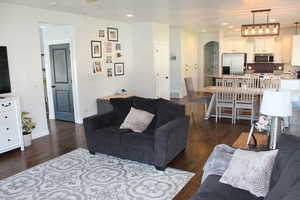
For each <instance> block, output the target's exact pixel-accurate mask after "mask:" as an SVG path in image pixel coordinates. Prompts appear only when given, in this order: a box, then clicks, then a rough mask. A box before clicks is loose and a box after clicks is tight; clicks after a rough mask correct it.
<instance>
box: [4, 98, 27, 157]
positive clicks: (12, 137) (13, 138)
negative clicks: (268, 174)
mask: <svg viewBox="0 0 300 200" xmlns="http://www.w3.org/2000/svg"><path fill="white" fill-rule="evenodd" d="M16 148H21V150H22V151H24V143H23V133H22V122H21V112H20V106H19V100H18V98H16V97H6V98H5V99H0V153H4V152H6V151H10V150H12V149H16Z"/></svg>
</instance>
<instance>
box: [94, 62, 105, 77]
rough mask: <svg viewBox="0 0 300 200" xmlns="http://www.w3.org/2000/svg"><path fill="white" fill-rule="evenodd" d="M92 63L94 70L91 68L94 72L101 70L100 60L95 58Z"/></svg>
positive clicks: (100, 71)
mask: <svg viewBox="0 0 300 200" xmlns="http://www.w3.org/2000/svg"><path fill="white" fill-rule="evenodd" d="M93 65H94V70H93V72H94V74H97V73H102V72H103V70H102V63H101V61H100V60H95V61H94V64H93Z"/></svg>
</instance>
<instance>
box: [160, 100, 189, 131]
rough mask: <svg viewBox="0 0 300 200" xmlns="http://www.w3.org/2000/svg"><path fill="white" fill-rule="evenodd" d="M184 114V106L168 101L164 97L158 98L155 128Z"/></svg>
mask: <svg viewBox="0 0 300 200" xmlns="http://www.w3.org/2000/svg"><path fill="white" fill-rule="evenodd" d="M184 115H185V106H184V105H180V104H178V103H174V102H171V101H168V100H166V99H162V98H160V99H158V103H157V119H156V126H155V127H156V128H159V127H161V126H162V125H164V124H166V123H167V122H169V121H171V120H173V119H175V118H177V117H182V116H184Z"/></svg>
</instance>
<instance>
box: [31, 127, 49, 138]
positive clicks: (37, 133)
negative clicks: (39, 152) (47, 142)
mask: <svg viewBox="0 0 300 200" xmlns="http://www.w3.org/2000/svg"><path fill="white" fill-rule="evenodd" d="M49 133H50V132H49V130H48V129H47V130H43V131H39V132H35V133H33V134H32V139H33V140H34V139H37V138H40V137H44V136H46V135H49Z"/></svg>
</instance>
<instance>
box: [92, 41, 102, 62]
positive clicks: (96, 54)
mask: <svg viewBox="0 0 300 200" xmlns="http://www.w3.org/2000/svg"><path fill="white" fill-rule="evenodd" d="M91 54H92V58H102V45H101V41H96V40H92V41H91Z"/></svg>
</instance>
